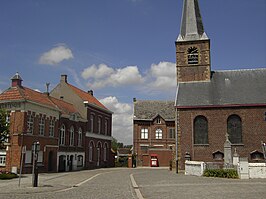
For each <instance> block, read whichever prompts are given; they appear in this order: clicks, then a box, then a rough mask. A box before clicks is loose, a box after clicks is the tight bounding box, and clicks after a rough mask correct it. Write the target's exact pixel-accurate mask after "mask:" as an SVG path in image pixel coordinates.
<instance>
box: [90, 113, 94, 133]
mask: <svg viewBox="0 0 266 199" xmlns="http://www.w3.org/2000/svg"><path fill="white" fill-rule="evenodd" d="M90 120H91V133H93V131H94V129H93V123H94V115H91V118H90Z"/></svg>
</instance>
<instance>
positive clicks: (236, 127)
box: [227, 115, 242, 144]
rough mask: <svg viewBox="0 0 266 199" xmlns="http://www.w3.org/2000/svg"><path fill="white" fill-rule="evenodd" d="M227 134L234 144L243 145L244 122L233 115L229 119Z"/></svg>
mask: <svg viewBox="0 0 266 199" xmlns="http://www.w3.org/2000/svg"><path fill="white" fill-rule="evenodd" d="M227 133H228V135H229V140H230V142H231V143H232V144H240V143H242V122H241V118H240V117H239V116H238V115H231V116H229V117H228V119H227Z"/></svg>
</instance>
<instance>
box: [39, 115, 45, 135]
mask: <svg viewBox="0 0 266 199" xmlns="http://www.w3.org/2000/svg"><path fill="white" fill-rule="evenodd" d="M44 132H45V117H44V116H40V120H39V135H44Z"/></svg>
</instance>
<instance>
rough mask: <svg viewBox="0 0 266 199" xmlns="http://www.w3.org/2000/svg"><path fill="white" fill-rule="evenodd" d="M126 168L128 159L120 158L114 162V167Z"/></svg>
mask: <svg viewBox="0 0 266 199" xmlns="http://www.w3.org/2000/svg"><path fill="white" fill-rule="evenodd" d="M127 166H128V157H120V158H119V159H118V160H116V161H115V167H127Z"/></svg>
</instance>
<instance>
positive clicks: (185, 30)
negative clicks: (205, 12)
mask: <svg viewBox="0 0 266 199" xmlns="http://www.w3.org/2000/svg"><path fill="white" fill-rule="evenodd" d="M207 39H209V38H208V36H207V35H206V33H205V32H204V28H203V23H202V19H201V15H200V9H199V3H198V0H184V5H183V15H182V20H181V26H180V34H179V36H178V38H177V40H176V41H177V42H179V41H195V40H207Z"/></svg>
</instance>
